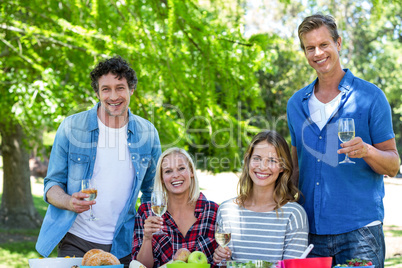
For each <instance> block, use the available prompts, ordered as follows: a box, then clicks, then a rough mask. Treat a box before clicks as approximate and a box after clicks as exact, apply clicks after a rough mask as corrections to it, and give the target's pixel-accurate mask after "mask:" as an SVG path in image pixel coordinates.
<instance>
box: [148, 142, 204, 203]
mask: <svg viewBox="0 0 402 268" xmlns="http://www.w3.org/2000/svg"><path fill="white" fill-rule="evenodd" d="M171 154H178V155H183V156H184V157H185V158H186V159H187V162H188V166H189V168H190V170H191V172H192V173H193V177H191V183H190V193H189V196H188V203H189V204H192V203H195V202H197V200H198V198H199V197H200V187H199V183H198V178H197V173H196V170H195V165H194V162H193V160H192V158H191V156H190V155H189V154H188V153H187V152H186V151H185V150H183V149H181V148H177V147H173V148H169V149H167V150H165V151H164V152H163V153H162V154H161V156H160V157H159V160H158V164H157V166H156V173H155V180H154V190H155V191H156V190H162V191H164V192H165V194H166V196H167V189H166V186H165V184H164V183H163V178H162V162H163V160H164V159H165V158H166V157H167V156H169V155H171ZM168 202H169V201H168Z"/></svg>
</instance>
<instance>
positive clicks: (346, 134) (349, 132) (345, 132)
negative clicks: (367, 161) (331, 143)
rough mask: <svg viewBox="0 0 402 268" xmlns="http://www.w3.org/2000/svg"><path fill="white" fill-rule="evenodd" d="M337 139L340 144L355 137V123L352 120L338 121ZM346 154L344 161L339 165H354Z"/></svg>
mask: <svg viewBox="0 0 402 268" xmlns="http://www.w3.org/2000/svg"><path fill="white" fill-rule="evenodd" d="M338 137H339V139H340V140H341V142H347V141H350V140H352V139H354V137H355V122H354V120H353V118H340V119H339V121H338ZM355 163H356V162H353V161H352V160H350V159H349V156H348V154H347V153H346V156H345V159H344V160H343V161H341V162H339V164H355Z"/></svg>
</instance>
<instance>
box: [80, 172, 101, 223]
mask: <svg viewBox="0 0 402 268" xmlns="http://www.w3.org/2000/svg"><path fill="white" fill-rule="evenodd" d="M81 192H82V193H85V194H88V195H89V197H87V198H84V200H85V201H92V200H95V199H96V197H97V196H98V190H97V189H96V184H95V180H94V179H84V180H82V181H81ZM89 210H90V214H89V218H88V219H86V220H87V221H96V220H98V218H96V217H95V216H94V213H93V211H92V205H91V206H90V207H89Z"/></svg>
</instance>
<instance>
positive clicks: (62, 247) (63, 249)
mask: <svg viewBox="0 0 402 268" xmlns="http://www.w3.org/2000/svg"><path fill="white" fill-rule="evenodd" d="M111 247H112V245H103V244H98V243H92V242H89V241H86V240H84V239H82V238H79V237H78V236H75V235H73V234H71V233H67V234H66V235H65V236H64V238H63V239H62V240H61V241H60V243H59V246H58V249H57V257H66V256H70V257H73V256H75V257H83V256H84V255H85V253H86V252H87V251H89V250H91V249H94V248H96V249H102V250H104V251H106V252H110V249H111ZM130 262H131V254H130V255H128V256H126V257H124V258H121V259H120V263H121V264H124V267H125V268H127V267H129V264H130Z"/></svg>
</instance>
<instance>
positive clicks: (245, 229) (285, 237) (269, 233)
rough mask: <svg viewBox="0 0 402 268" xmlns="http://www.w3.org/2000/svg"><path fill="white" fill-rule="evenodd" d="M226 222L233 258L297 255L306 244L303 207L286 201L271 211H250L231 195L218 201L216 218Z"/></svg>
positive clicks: (299, 254) (263, 258) (280, 257)
mask: <svg viewBox="0 0 402 268" xmlns="http://www.w3.org/2000/svg"><path fill="white" fill-rule="evenodd" d="M221 217H222V218H223V220H224V221H229V222H230V229H231V241H230V243H229V245H228V246H229V248H230V249H231V250H232V258H233V259H234V260H240V261H244V260H265V261H270V262H273V261H278V260H283V259H292V258H298V257H300V256H301V255H302V253H303V251H304V250H305V249H306V248H307V244H308V220H307V215H306V212H305V211H304V209H303V207H302V206H300V205H299V204H298V203H296V202H289V203H287V204H285V205H284V206H282V208H281V209H279V210H278V216H277V214H276V212H275V211H269V212H254V211H251V210H248V209H245V208H241V207H239V206H238V205H237V204H235V203H234V199H230V200H227V201H225V202H223V203H222V205H220V207H219V210H218V219H219V218H221Z"/></svg>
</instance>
